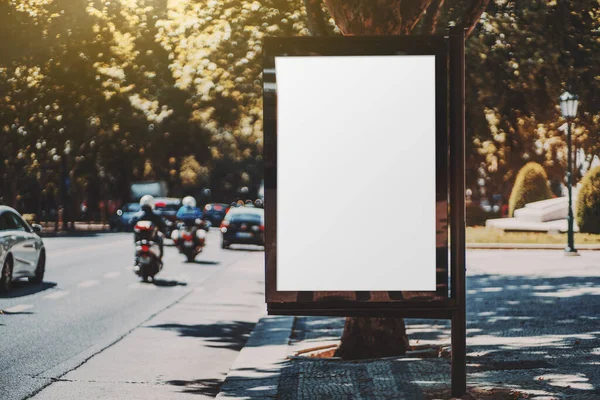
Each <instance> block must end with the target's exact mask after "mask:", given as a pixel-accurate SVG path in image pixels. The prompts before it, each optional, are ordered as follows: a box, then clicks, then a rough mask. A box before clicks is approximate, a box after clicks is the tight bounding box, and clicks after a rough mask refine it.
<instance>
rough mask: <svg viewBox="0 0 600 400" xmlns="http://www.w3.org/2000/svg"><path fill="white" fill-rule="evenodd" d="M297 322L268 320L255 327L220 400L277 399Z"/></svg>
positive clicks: (274, 318)
mask: <svg viewBox="0 0 600 400" xmlns="http://www.w3.org/2000/svg"><path fill="white" fill-rule="evenodd" d="M295 319H296V317H288V316H268V317H263V318H261V319H260V320H259V321H258V322H257V323H256V325H255V326H254V329H253V330H252V333H251V334H250V337H249V338H248V341H247V342H246V344H245V345H244V347H243V348H242V350H241V351H240V353H239V355H238V357H237V358H236V360H235V361H234V362H233V364H232V365H231V368H230V369H229V372H228V373H227V377H226V378H225V381H224V382H223V385H222V386H221V389H220V392H219V394H218V395H217V399H267V398H275V397H276V396H277V387H278V383H279V375H280V370H281V362H282V361H284V360H285V358H286V356H287V355H288V350H289V349H288V347H289V342H290V336H291V335H292V329H293V327H294V321H295ZM258 388H259V389H260V390H257V389H258Z"/></svg>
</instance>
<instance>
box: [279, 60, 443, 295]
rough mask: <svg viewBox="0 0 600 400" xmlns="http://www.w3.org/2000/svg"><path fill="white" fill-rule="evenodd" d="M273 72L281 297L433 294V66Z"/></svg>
mask: <svg viewBox="0 0 600 400" xmlns="http://www.w3.org/2000/svg"><path fill="white" fill-rule="evenodd" d="M275 69H276V77H277V232H278V233H277V290H279V291H433V290H435V287H436V273H435V269H436V193H435V186H436V174H435V171H436V169H435V165H436V157H435V154H436V152H435V143H436V142H435V139H436V126H435V120H436V110H435V56H433V55H426V56H421V55H397V56H396V55H395V56H311V57H276V58H275Z"/></svg>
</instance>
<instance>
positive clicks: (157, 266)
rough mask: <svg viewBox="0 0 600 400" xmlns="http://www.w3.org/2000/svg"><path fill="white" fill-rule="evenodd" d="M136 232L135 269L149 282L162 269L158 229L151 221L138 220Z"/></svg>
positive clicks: (134, 229) (137, 273) (143, 279)
mask: <svg viewBox="0 0 600 400" xmlns="http://www.w3.org/2000/svg"><path fill="white" fill-rule="evenodd" d="M133 231H134V234H135V265H134V267H133V271H134V272H135V273H136V275H138V276H139V277H141V278H142V281H144V282H148V279H149V278H151V279H152V280H154V276H155V275H156V274H158V273H159V272H160V271H161V270H162V267H163V265H162V261H161V260H160V245H159V244H158V242H157V236H158V229H157V227H156V226H155V225H154V224H153V223H152V222H150V221H138V222H137V223H136V224H135V226H134V228H133Z"/></svg>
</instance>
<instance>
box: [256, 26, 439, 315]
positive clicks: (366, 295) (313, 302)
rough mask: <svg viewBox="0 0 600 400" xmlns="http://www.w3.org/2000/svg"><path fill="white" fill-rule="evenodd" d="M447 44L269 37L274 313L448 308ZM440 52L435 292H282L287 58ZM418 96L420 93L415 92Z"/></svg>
mask: <svg viewBox="0 0 600 400" xmlns="http://www.w3.org/2000/svg"><path fill="white" fill-rule="evenodd" d="M447 46H448V43H447V40H446V38H445V37H444V36H421V37H390V36H379V37H362V36H353V37H327V38H322V37H319V38H316V37H296V38H267V39H266V40H265V51H264V69H263V71H264V72H263V73H264V76H263V81H264V114H263V115H264V140H265V147H264V160H265V237H266V240H265V244H266V246H265V247H266V280H267V291H266V298H267V304H268V309H269V313H271V314H292V315H301V314H304V315H331V316H340V315H342V316H353V315H355V316H360V315H365V313H368V314H369V315H378V316H384V315H397V314H398V311H399V310H404V311H405V312H406V313H410V310H414V309H419V310H421V309H423V308H427V309H432V310H436V309H439V308H440V307H441V308H446V307H447V305H448V301H449V292H448V230H447V221H448V180H449V176H448V101H447V99H448V47H447ZM382 55H385V56H390V55H402V56H412V55H432V56H435V93H436V97H435V118H436V121H435V122H436V124H435V136H436V148H435V158H436V166H435V175H436V204H435V205H434V204H432V207H435V208H436V220H437V221H438V232H437V234H436V290H435V291H431V292H429V291H428V292H408V291H402V292H400V291H396V292H391V291H386V292H383V291H362V292H333V291H332V292H324V291H321V292H309V291H297V292H291V291H278V290H277V287H276V282H277V84H276V82H277V76H276V71H275V58H276V57H285V56H307V57H310V56H382ZM415 95H418V94H415Z"/></svg>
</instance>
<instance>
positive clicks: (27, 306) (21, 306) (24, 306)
mask: <svg viewBox="0 0 600 400" xmlns="http://www.w3.org/2000/svg"><path fill="white" fill-rule="evenodd" d="M30 308H33V305H32V304H18V305H16V306H13V307H9V308H6V309H5V310H4V311H5V312H8V313H19V312H22V311H25V310H29V309H30Z"/></svg>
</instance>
